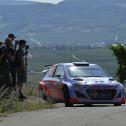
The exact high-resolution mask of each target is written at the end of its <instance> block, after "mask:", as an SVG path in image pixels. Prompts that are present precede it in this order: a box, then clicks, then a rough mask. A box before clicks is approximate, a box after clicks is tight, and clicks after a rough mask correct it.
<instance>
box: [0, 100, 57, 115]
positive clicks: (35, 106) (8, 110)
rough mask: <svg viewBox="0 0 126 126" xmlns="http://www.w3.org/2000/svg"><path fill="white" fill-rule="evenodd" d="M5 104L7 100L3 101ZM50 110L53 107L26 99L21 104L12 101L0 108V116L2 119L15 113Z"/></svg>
mask: <svg viewBox="0 0 126 126" xmlns="http://www.w3.org/2000/svg"><path fill="white" fill-rule="evenodd" d="M6 102H7V100H6V101H4V104H6ZM0 104H2V103H0ZM3 107H4V108H3ZM52 108H55V105H53V104H51V103H47V102H44V101H42V100H40V99H36V98H32V99H28V100H25V101H23V102H20V101H17V100H13V101H11V103H10V104H8V106H1V107H0V116H2V117H3V116H7V114H12V113H17V112H30V111H35V110H42V109H52Z"/></svg>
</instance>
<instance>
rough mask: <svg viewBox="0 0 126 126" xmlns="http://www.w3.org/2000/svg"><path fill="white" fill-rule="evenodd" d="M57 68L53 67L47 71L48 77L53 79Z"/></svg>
mask: <svg viewBox="0 0 126 126" xmlns="http://www.w3.org/2000/svg"><path fill="white" fill-rule="evenodd" d="M55 68H56V67H55V66H53V67H51V68H50V69H49V70H48V71H47V73H46V75H45V76H46V77H52V76H53V75H54V71H55Z"/></svg>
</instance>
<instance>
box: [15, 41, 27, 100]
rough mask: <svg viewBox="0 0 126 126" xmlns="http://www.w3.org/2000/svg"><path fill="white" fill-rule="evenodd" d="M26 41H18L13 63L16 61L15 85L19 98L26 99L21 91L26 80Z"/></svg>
mask: <svg viewBox="0 0 126 126" xmlns="http://www.w3.org/2000/svg"><path fill="white" fill-rule="evenodd" d="M25 47H26V41H25V40H20V41H19V49H18V50H17V52H16V57H15V63H16V72H17V86H18V95H19V100H23V99H26V97H25V96H24V95H23V93H22V87H23V84H24V83H26V81H27V70H26V65H25V64H26V63H25V56H26V54H25V52H24V49H25Z"/></svg>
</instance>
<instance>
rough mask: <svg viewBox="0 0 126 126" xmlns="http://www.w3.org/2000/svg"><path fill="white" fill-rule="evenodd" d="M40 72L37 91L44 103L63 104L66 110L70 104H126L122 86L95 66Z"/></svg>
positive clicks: (80, 64)
mask: <svg viewBox="0 0 126 126" xmlns="http://www.w3.org/2000/svg"><path fill="white" fill-rule="evenodd" d="M43 72H44V74H45V75H44V77H43V78H42V80H41V81H40V83H39V91H40V92H42V97H43V99H44V100H46V99H47V98H51V99H53V100H55V101H56V102H64V103H65V106H66V107H71V106H73V104H86V105H91V104H114V105H115V106H121V104H125V92H124V87H123V85H122V84H121V83H119V82H117V81H116V80H114V79H113V78H112V77H110V76H109V75H108V74H107V73H106V72H105V71H104V69H102V68H101V67H100V66H98V65H96V64H89V63H87V62H73V63H59V64H55V65H52V66H49V67H48V68H47V70H44V71H43Z"/></svg>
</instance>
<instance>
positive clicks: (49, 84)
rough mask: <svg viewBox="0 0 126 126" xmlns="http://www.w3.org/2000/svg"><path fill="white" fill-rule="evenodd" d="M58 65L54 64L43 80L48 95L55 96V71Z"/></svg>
mask: <svg viewBox="0 0 126 126" xmlns="http://www.w3.org/2000/svg"><path fill="white" fill-rule="evenodd" d="M55 68H56V66H52V67H51V68H50V69H49V70H48V71H47V73H46V75H45V77H44V79H43V82H44V83H45V87H44V92H45V93H46V95H47V96H48V97H54V96H53V92H54V91H53V90H54V77H53V75H54V71H55Z"/></svg>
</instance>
